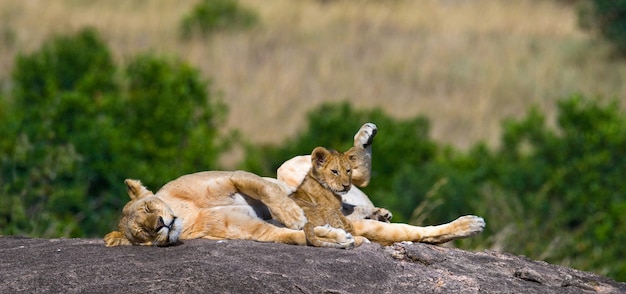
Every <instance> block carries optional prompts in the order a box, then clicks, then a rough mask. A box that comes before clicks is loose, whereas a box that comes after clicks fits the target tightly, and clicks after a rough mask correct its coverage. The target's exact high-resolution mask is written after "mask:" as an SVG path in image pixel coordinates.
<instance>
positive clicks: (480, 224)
mask: <svg viewBox="0 0 626 294" xmlns="http://www.w3.org/2000/svg"><path fill="white" fill-rule="evenodd" d="M352 225H353V227H354V234H355V235H359V236H363V237H365V238H367V239H369V240H371V241H372V242H376V243H380V244H383V245H389V244H392V243H395V242H402V241H413V242H423V243H433V244H439V243H445V242H448V241H452V240H455V239H460V238H467V237H471V236H474V235H476V234H478V233H480V232H482V231H483V228H484V227H485V221H484V220H483V218H481V217H478V216H474V215H467V216H462V217H460V218H458V219H456V220H455V221H453V222H450V223H447V224H443V225H438V226H427V227H418V226H411V225H407V224H398V223H392V224H389V223H384V222H379V221H374V220H354V221H352Z"/></svg>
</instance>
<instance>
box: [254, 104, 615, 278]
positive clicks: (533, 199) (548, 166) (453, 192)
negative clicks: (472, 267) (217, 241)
mask: <svg viewBox="0 0 626 294" xmlns="http://www.w3.org/2000/svg"><path fill="white" fill-rule="evenodd" d="M367 121H372V122H375V123H376V124H377V125H378V127H379V133H378V135H377V138H376V141H375V144H374V156H373V179H372V181H371V183H370V185H369V187H367V188H366V189H365V191H366V193H367V194H368V195H370V196H371V198H372V200H373V202H374V203H375V204H376V205H378V206H381V207H386V208H388V209H390V210H391V211H392V212H393V213H394V221H395V222H405V221H410V222H411V223H416V224H423V223H427V224H437V223H443V222H448V221H450V220H452V219H454V218H456V217H458V216H460V215H465V214H478V215H481V216H483V217H485V218H486V220H487V224H488V227H487V231H486V232H485V233H484V234H481V235H479V236H476V237H473V238H470V239H467V240H460V241H457V242H456V243H457V245H459V246H461V247H464V248H471V249H485V248H492V249H497V250H505V251H509V252H514V253H517V254H524V255H527V256H530V257H532V258H537V259H545V260H548V261H550V262H555V263H561V264H564V265H569V266H574V267H576V268H580V269H585V270H594V271H597V272H600V273H602V274H607V275H609V276H612V277H614V278H617V279H620V280H624V279H626V272H625V271H626V266H624V264H623V263H621V262H618V260H621V258H622V257H623V256H624V255H625V254H626V249H624V248H623V246H621V244H623V242H624V241H625V240H624V236H623V234H620V233H619V232H622V231H624V230H626V219H625V218H624V213H623V210H624V208H625V207H626V194H625V193H626V182H625V181H624V180H623V179H624V178H626V162H625V160H626V159H625V158H626V121H625V119H624V116H623V114H622V113H620V111H619V107H618V105H617V104H616V103H612V104H609V105H601V104H600V103H599V102H597V101H595V100H591V99H586V98H583V97H581V96H572V97H570V98H568V99H564V100H562V101H561V102H560V103H559V116H558V128H557V129H553V128H550V127H548V126H547V123H546V121H545V118H544V116H543V115H542V114H541V113H540V112H539V111H538V110H537V109H531V110H530V111H529V112H528V114H527V115H526V117H525V118H523V119H521V120H509V121H507V122H506V123H505V124H504V133H503V135H502V144H501V147H500V148H499V149H498V150H490V149H489V148H487V147H486V146H485V145H483V144H478V145H476V146H474V148H472V149H471V150H469V151H467V152H461V151H458V150H454V149H453V148H450V147H444V146H437V144H435V143H434V142H432V141H431V140H430V139H429V138H428V124H427V122H426V121H425V120H424V119H419V118H416V119H413V120H408V121H401V120H394V119H391V118H390V117H388V116H386V115H385V114H384V113H382V112H380V111H379V110H372V111H363V110H354V109H352V108H351V107H350V106H349V105H348V104H345V103H344V104H336V105H324V106H322V107H320V108H318V109H316V110H314V111H313V112H311V113H310V115H309V127H308V129H307V130H306V131H305V132H304V133H302V134H300V135H299V136H298V137H296V138H295V139H292V140H289V141H287V142H286V143H285V144H283V147H271V146H265V147H264V148H263V149H255V150H250V151H249V152H248V155H249V157H248V158H247V161H246V163H248V164H249V165H246V166H244V167H246V168H251V169H254V170H255V171H257V172H260V173H265V174H272V173H273V172H274V171H275V170H276V168H277V167H278V166H279V165H280V164H281V163H282V162H283V161H285V160H286V159H288V158H290V157H292V156H294V155H299V154H306V153H309V152H310V150H309V149H311V148H312V147H314V146H318V145H323V146H327V147H332V148H336V149H339V150H346V149H347V148H349V147H350V144H351V142H350V138H351V137H352V134H353V132H354V131H355V130H357V129H358V127H359V126H360V124H362V123H364V122H367ZM251 149H254V148H251ZM261 154H263V155H261ZM259 158H264V160H263V159H259Z"/></svg>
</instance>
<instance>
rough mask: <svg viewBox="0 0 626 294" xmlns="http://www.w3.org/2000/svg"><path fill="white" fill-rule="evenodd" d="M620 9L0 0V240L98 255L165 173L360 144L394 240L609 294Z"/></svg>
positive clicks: (252, 166)
mask: <svg viewBox="0 0 626 294" xmlns="http://www.w3.org/2000/svg"><path fill="white" fill-rule="evenodd" d="M625 57H626V4H620V2H619V1H607V0H525V1H499V0H468V1H455V0H446V1H409V0H378V1H376V0H358V1H356V0H355V1H349V0H263V1H260V0H256V1H254V0H239V1H234V0H193V1H192V0H188V1H187V0H181V1H156V0H155V1H144V0H131V1H128V0H124V1H122V0H111V1H91V0H58V1H43V0H26V1H9V0H0V172H1V174H0V234H3V235H25V236H31V237H43V238H56V237H101V236H104V234H106V233H107V232H109V231H110V230H112V229H114V228H116V226H117V220H118V217H119V214H120V211H121V209H122V207H123V205H124V204H125V203H126V201H127V195H126V193H125V189H124V185H123V180H124V179H125V178H137V179H141V180H142V181H143V182H144V184H146V185H147V186H148V187H149V188H151V189H152V190H153V191H156V190H158V188H159V187H160V186H162V185H163V184H165V183H166V182H167V181H169V180H172V179H174V178H176V177H178V176H180V175H182V174H186V173H191V172H195V171H201V170H210V169H245V170H249V171H252V172H255V173H258V174H260V175H264V176H275V171H276V168H277V167H278V166H279V165H280V164H281V163H282V162H284V161H285V160H287V159H289V158H291V157H293V156H295V155H302V154H308V153H310V152H311V150H312V149H313V148H314V147H316V146H320V145H321V146H326V147H329V148H335V149H339V150H346V149H347V148H349V147H350V146H351V141H352V136H353V135H354V133H355V132H356V131H357V130H358V129H359V127H360V126H361V124H363V123H365V122H374V123H376V124H377V125H378V127H379V134H378V136H377V137H376V141H375V144H374V163H373V172H374V177H373V179H372V181H371V183H370V186H369V187H367V188H366V189H365V192H366V193H367V194H368V195H370V197H371V198H372V200H373V202H374V203H375V204H376V205H377V206H381V207H386V208H388V209H390V210H391V211H392V212H393V213H394V219H393V220H394V221H396V222H408V223H412V224H421V225H430V224H439V223H443V222H448V221H451V220H453V219H454V218H456V217H458V216H459V215H462V214H477V215H481V216H483V217H484V218H485V219H486V221H487V229H486V231H485V232H484V233H483V234H481V235H479V236H476V237H473V238H471V239H468V240H460V241H455V242H453V243H452V244H451V245H452V246H457V247H460V248H464V249H468V250H484V249H491V250H498V251H506V252H511V253H514V254H519V255H526V256H528V257H530V258H533V259H540V260H545V261H548V262H551V263H556V264H561V265H566V266H571V267H575V268H578V269H581V270H586V271H594V272H596V273H599V274H603V275H608V276H609V277H611V278H614V279H617V280H620V281H626V264H624V263H623V262H622V261H623V260H624V259H625V258H626V247H624V246H623V244H626V235H625V234H626V213H624V211H625V210H626V181H625V179H626V122H625V120H626V119H625V116H624V105H625V104H624V102H625V101H624V100H625V99H626V87H625V86H624V84H625V83H624V81H626V58H625Z"/></svg>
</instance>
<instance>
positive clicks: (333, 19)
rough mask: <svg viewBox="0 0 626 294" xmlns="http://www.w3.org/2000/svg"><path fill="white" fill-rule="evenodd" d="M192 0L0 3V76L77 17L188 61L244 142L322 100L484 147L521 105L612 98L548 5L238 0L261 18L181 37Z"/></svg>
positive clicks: (573, 31) (613, 67) (616, 84)
mask: <svg viewBox="0 0 626 294" xmlns="http://www.w3.org/2000/svg"><path fill="white" fill-rule="evenodd" d="M195 2H196V1H191V0H182V1H165V0H159V1H156V0H151V1H139V0H135V1H125V0H111V1H80V0H58V1H43V0H27V1H10V0H0V16H1V20H0V26H2V27H1V29H0V37H1V38H2V39H0V40H4V41H2V43H0V50H1V51H0V79H3V80H5V81H6V80H7V77H8V76H9V72H10V68H11V62H12V60H13V56H14V54H15V53H16V52H19V51H29V50H33V49H35V48H37V47H38V46H39V45H40V44H41V43H42V42H43V41H44V40H45V39H47V38H48V37H49V36H50V35H51V34H56V33H63V32H68V31H74V30H76V29H78V28H81V27H83V26H85V25H89V26H94V27H96V28H98V29H99V30H100V31H101V32H102V34H103V36H104V38H105V39H106V40H107V42H108V43H109V44H110V46H111V48H112V49H113V51H114V53H115V56H116V57H117V58H119V59H120V60H121V61H123V60H124V59H125V58H127V57H128V56H132V55H133V54H135V53H137V52H141V51H146V50H150V51H154V52H158V53H164V54H168V55H178V56H181V57H183V58H185V59H187V60H188V61H189V62H190V63H192V64H194V65H195V66H197V67H198V68H200V69H201V70H202V71H203V72H204V73H205V74H206V75H207V76H208V77H211V78H212V79H213V81H214V86H215V87H216V88H218V89H219V90H221V91H222V92H223V94H224V101H225V102H226V103H227V104H229V105H230V110H231V111H230V115H229V120H228V127H229V128H236V129H239V130H241V132H242V133H243V134H244V135H245V136H247V137H249V138H250V139H251V140H253V141H254V142H262V143H265V142H273V143H278V142H279V141H280V140H282V139H284V138H285V137H287V136H291V135H293V134H294V133H296V132H297V131H298V130H299V129H300V128H301V127H302V126H303V123H304V122H305V119H304V114H305V113H306V112H307V111H308V110H310V109H311V108H313V107H315V106H316V105H318V104H319V103H322V102H325V101H335V100H348V101H350V102H352V104H353V105H355V106H361V107H382V108H383V109H385V110H386V111H387V112H388V113H390V114H392V115H395V116H398V117H410V116H415V115H426V116H427V117H429V118H430V119H431V122H432V126H433V130H432V133H433V136H434V137H435V138H436V139H438V140H440V141H443V142H448V143H452V144H454V145H456V146H458V147H461V148H464V147H467V146H470V145H471V144H473V143H475V142H476V141H478V140H486V141H488V142H489V143H492V144H494V143H496V141H497V138H498V137H499V130H500V128H499V127H500V122H501V120H502V119H503V118H506V117H511V116H519V115H521V114H522V113H523V111H524V110H525V109H526V108H527V107H528V106H529V105H531V104H536V105H538V106H540V107H542V108H543V109H545V110H547V111H548V112H549V113H552V112H553V108H554V101H555V100H557V99H558V98H561V97H563V96H565V95H568V94H570V93H573V92H582V93H586V94H589V95H603V96H607V97H614V96H618V97H624V98H622V100H623V99H626V95H625V94H626V88H625V87H624V86H623V82H622V81H624V80H625V78H626V65H625V64H624V63H618V62H615V61H608V60H607V59H606V57H607V48H606V46H605V45H603V44H600V43H598V42H595V41H593V39H591V38H590V37H589V36H587V35H586V34H584V33H582V32H580V31H579V29H578V28H577V24H576V14H575V11H574V9H572V8H571V7H568V6H561V5H560V4H558V3H556V2H557V1H501V0H475V1H434V0H433V1H347V0H338V1H330V3H328V4H320V3H319V2H317V1H312V0H300V1H295V0H263V1H261V0H248V1H244V0H242V1H241V2H242V3H243V4H245V5H247V6H249V7H252V8H253V9H255V10H257V11H258V12H259V14H260V15H261V19H262V22H263V24H262V26H261V27H259V28H257V29H254V30H252V31H249V32H243V33H234V34H233V33H228V34H219V35H216V36H214V37H213V38H211V39H208V40H202V39H196V40H191V41H188V42H183V41H181V40H180V39H179V38H178V37H177V30H178V24H179V21H180V19H181V17H182V15H183V14H184V13H186V12H187V11H189V10H190V8H191V7H192V6H193V4H194V3H195ZM4 84H5V85H6V84H7V83H6V82H5V83H4ZM382 131H393V130H382Z"/></svg>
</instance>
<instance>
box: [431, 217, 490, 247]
mask: <svg viewBox="0 0 626 294" xmlns="http://www.w3.org/2000/svg"><path fill="white" fill-rule="evenodd" d="M485 225H486V224H485V220H484V219H483V218H482V217H478V216H475V215H465V216H462V217H459V218H457V219H456V220H454V221H452V222H450V223H447V224H443V225H439V226H436V228H438V230H439V232H438V233H437V234H435V235H432V236H424V240H423V241H422V242H425V243H445V242H448V241H452V240H455V239H461V238H467V237H471V236H474V235H476V234H478V233H480V232H482V231H483V229H484V228H485Z"/></svg>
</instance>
